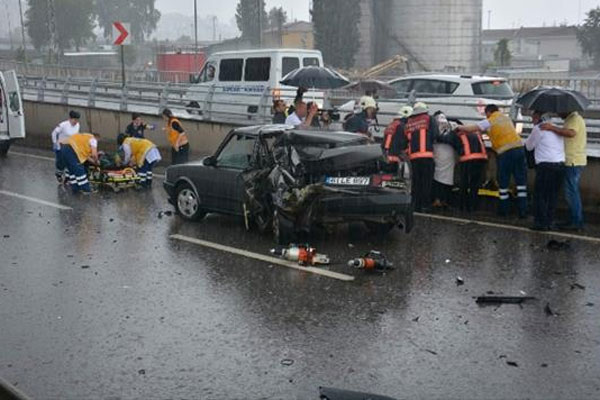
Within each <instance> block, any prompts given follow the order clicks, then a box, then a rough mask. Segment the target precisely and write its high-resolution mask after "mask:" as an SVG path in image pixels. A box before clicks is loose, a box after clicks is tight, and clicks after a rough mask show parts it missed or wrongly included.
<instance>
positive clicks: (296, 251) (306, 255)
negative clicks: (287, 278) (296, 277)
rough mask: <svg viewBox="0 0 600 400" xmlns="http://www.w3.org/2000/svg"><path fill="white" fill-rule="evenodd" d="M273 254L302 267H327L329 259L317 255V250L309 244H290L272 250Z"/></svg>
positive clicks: (322, 255)
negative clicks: (318, 265)
mask: <svg viewBox="0 0 600 400" xmlns="http://www.w3.org/2000/svg"><path fill="white" fill-rule="evenodd" d="M271 254H273V255H274V256H278V257H280V258H283V259H284V260H288V261H296V262H297V263H298V264H300V265H317V264H320V265H327V264H329V262H330V261H329V257H327V256H326V255H325V254H320V253H317V249H315V248H314V247H310V245H308V244H304V245H297V244H290V245H289V246H288V247H277V248H274V249H271Z"/></svg>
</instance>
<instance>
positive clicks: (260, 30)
mask: <svg viewBox="0 0 600 400" xmlns="http://www.w3.org/2000/svg"><path fill="white" fill-rule="evenodd" d="M261 5H262V0H256V9H257V10H258V47H259V48H262V35H263V27H262V25H263V21H262V17H263V8H262V7H261Z"/></svg>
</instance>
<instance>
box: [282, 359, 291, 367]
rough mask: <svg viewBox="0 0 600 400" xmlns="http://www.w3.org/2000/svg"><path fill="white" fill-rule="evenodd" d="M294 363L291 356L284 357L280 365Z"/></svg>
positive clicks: (287, 365)
mask: <svg viewBox="0 0 600 400" xmlns="http://www.w3.org/2000/svg"><path fill="white" fill-rule="evenodd" d="M293 364H294V360H292V359H291V358H284V359H283V360H281V365H285V366H286V367H289V366H290V365H293Z"/></svg>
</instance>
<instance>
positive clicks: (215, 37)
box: [212, 15, 217, 42]
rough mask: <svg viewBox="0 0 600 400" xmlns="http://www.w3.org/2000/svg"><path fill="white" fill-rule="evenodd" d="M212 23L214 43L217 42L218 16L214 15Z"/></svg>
mask: <svg viewBox="0 0 600 400" xmlns="http://www.w3.org/2000/svg"><path fill="white" fill-rule="evenodd" d="M212 23H213V36H212V40H213V42H216V41H217V16H216V15H213V17H212Z"/></svg>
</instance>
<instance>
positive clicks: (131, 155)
mask: <svg viewBox="0 0 600 400" xmlns="http://www.w3.org/2000/svg"><path fill="white" fill-rule="evenodd" d="M117 143H118V144H119V147H120V148H121V150H122V151H123V154H124V157H123V164H125V165H130V166H135V167H137V174H138V176H139V177H140V185H141V186H142V187H144V188H151V187H152V167H154V165H156V164H157V163H158V162H159V161H160V160H161V156H160V152H159V151H158V148H157V147H156V145H155V144H154V143H152V142H151V141H149V140H148V139H142V138H132V137H127V135H125V134H123V133H121V134H120V135H119V136H117Z"/></svg>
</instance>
